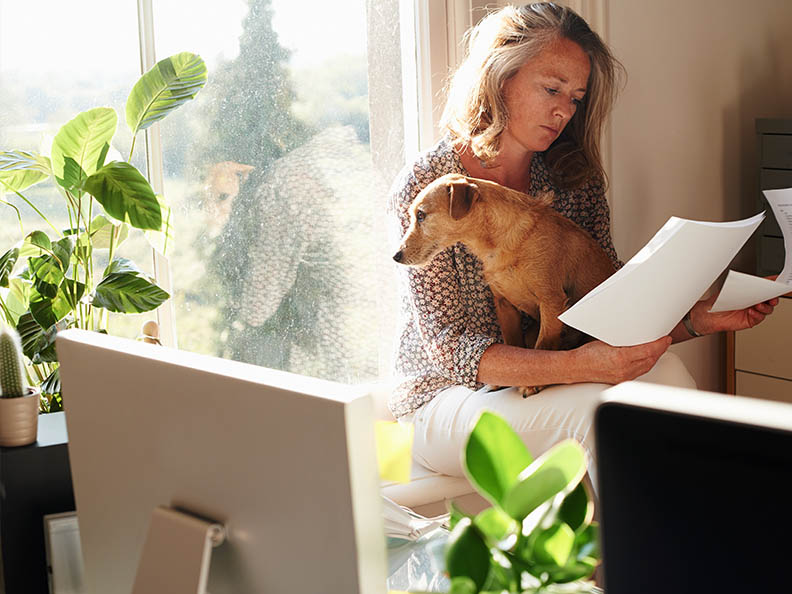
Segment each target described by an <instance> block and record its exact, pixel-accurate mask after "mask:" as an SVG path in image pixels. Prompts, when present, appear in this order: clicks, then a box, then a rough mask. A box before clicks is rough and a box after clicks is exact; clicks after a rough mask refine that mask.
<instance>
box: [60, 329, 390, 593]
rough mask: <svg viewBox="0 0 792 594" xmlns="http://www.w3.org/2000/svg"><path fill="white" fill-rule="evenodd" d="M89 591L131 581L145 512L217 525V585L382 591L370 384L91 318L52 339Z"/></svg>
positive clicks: (213, 588)
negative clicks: (125, 332)
mask: <svg viewBox="0 0 792 594" xmlns="http://www.w3.org/2000/svg"><path fill="white" fill-rule="evenodd" d="M56 346H57V350H58V356H59V358H60V362H61V382H62V387H63V397H64V406H65V413H66V415H65V416H66V422H67V429H68V433H69V457H70V462H71V469H72V478H73V482H74V492H75V500H76V505H77V515H78V521H79V526H80V537H81V542H82V548H83V555H84V560H85V584H86V587H87V591H88V593H89V594H100V593H101V594H111V593H116V592H118V593H123V594H129V592H131V590H132V584H133V581H134V579H135V574H136V569H137V566H138V561H139V558H140V556H141V549H142V547H143V544H144V540H145V539H146V535H147V529H148V526H149V523H150V518H151V516H152V512H153V511H154V510H155V508H157V507H158V506H168V507H171V508H175V509H179V510H186V511H187V512H189V513H191V514H194V515H196V516H198V517H201V518H208V519H210V520H212V521H215V522H219V523H222V524H223V525H224V526H225V528H226V531H227V540H226V542H225V543H224V544H223V545H222V546H220V547H218V548H216V549H214V551H213V553H212V557H211V565H210V570H209V577H208V591H209V592H211V593H212V594H225V593H234V594H240V593H255V594H266V593H276V594H281V593H287V592H288V593H294V594H298V593H306V594H307V593H316V592H323V593H339V594H341V593H343V594H349V593H361V594H362V593H384V592H385V587H386V560H385V559H386V553H385V539H384V536H383V527H382V515H381V499H380V493H379V479H378V471H377V465H376V455H375V438H374V422H373V417H372V403H371V398H370V396H368V395H367V394H365V393H364V392H363V391H362V389H358V388H355V387H353V386H347V385H341V384H336V383H332V382H327V381H323V380H318V379H313V378H308V377H303V376H298V375H294V374H290V373H285V372H280V371H274V370H271V369H265V368H261V367H256V366H253V365H247V364H243V363H238V362H234V361H227V360H223V359H218V358H214V357H208V356H203V355H197V354H193V353H187V352H183V351H178V350H174V349H170V348H165V347H159V346H155V345H148V344H143V343H139V342H135V341H130V340H126V339H121V338H115V337H110V336H107V335H102V334H98V333H94V332H86V331H82V330H68V331H65V332H62V333H60V334H59V335H58V338H57V345H56Z"/></svg>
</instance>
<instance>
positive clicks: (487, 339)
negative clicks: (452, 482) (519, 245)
mask: <svg viewBox="0 0 792 594" xmlns="http://www.w3.org/2000/svg"><path fill="white" fill-rule="evenodd" d="M434 177H436V175H435V176H427V175H425V172H424V171H423V170H421V169H420V166H416V167H415V168H413V169H412V170H410V169H408V170H407V172H406V174H404V175H402V176H400V177H399V178H398V179H397V181H396V182H395V184H394V186H393V188H392V191H391V199H390V204H389V209H388V211H389V212H388V215H389V223H390V225H391V226H392V227H394V229H393V231H395V232H392V238H393V237H395V239H397V240H398V241H399V242H400V241H401V238H402V237H403V235H404V233H405V232H406V230H407V228H408V227H409V224H410V218H409V207H410V204H411V203H412V201H413V200H414V199H415V197H416V196H417V195H418V193H419V192H420V191H421V190H422V189H423V188H424V187H426V185H428V184H429V183H430V182H431V181H432V179H433V178H434ZM394 250H395V248H394ZM455 258H456V255H455V247H451V248H448V249H446V250H444V251H443V252H441V253H440V254H438V255H437V256H435V257H434V258H433V259H432V260H431V261H430V262H429V263H428V264H426V265H424V266H422V267H420V268H415V267H403V266H400V267H399V268H400V272H399V274H400V281H401V284H402V290H403V291H405V292H406V297H407V298H406V300H405V305H406V306H407V307H408V308H409V310H408V311H405V312H402V315H410V316H411V317H412V319H413V320H414V322H415V324H416V326H417V329H418V332H419V335H420V340H421V342H422V344H421V346H422V348H423V351H424V353H425V354H426V355H427V357H428V359H429V360H430V361H431V364H432V365H433V366H434V368H435V371H436V372H437V373H439V374H441V375H442V376H443V377H446V378H448V379H449V381H450V382H452V383H453V384H456V385H463V386H467V387H469V388H473V389H477V388H479V387H481V386H482V384H481V383H478V382H477V381H476V376H477V375H478V366H479V361H480V360H481V356H482V355H483V354H484V351H485V350H486V349H487V348H488V347H489V346H490V345H492V344H493V343H495V342H497V337H494V336H491V335H488V334H486V333H482V332H477V331H476V326H478V324H476V323H475V322H473V321H472V320H470V319H469V314H468V312H467V311H466V308H465V299H464V297H463V295H462V289H461V286H460V278H459V274H458V272H457V266H456V265H455Z"/></svg>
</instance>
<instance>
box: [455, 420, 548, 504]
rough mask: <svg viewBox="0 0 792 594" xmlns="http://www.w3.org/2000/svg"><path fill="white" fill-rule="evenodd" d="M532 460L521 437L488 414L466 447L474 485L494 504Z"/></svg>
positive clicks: (501, 501) (470, 475)
mask: <svg viewBox="0 0 792 594" xmlns="http://www.w3.org/2000/svg"><path fill="white" fill-rule="evenodd" d="M532 461H533V458H532V457H531V453H530V452H529V451H528V449H527V448H526V447H525V444H524V443H523V442H522V440H521V439H520V437H519V436H518V435H517V434H516V433H515V432H514V430H513V429H512V428H511V427H510V426H509V424H508V423H507V422H506V421H505V420H503V418H501V417H499V416H498V415H496V414H494V413H491V412H489V411H485V412H483V413H482V414H481V416H480V417H479V419H478V421H477V422H476V426H475V427H474V428H473V431H472V432H471V433H470V436H469V437H468V441H467V445H466V446H465V459H464V466H465V471H466V473H467V475H468V478H470V480H471V482H472V483H473V484H474V485H475V486H476V487H477V488H478V490H479V491H481V492H482V494H483V495H484V496H485V497H487V499H489V500H490V501H492V502H493V503H496V504H498V505H501V506H502V505H503V498H504V496H505V495H506V493H507V492H508V491H509V489H510V488H511V487H512V485H513V484H514V483H515V482H516V480H517V476H518V475H519V474H520V472H522V471H523V470H524V469H525V467H526V466H528V465H529V464H531V462H532Z"/></svg>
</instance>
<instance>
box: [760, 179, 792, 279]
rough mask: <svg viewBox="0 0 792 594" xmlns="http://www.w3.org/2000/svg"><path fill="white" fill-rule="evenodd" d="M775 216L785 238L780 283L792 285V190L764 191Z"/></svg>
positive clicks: (779, 276)
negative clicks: (784, 252) (784, 255)
mask: <svg viewBox="0 0 792 594" xmlns="http://www.w3.org/2000/svg"><path fill="white" fill-rule="evenodd" d="M762 193H763V194H764V195H765V198H767V201H768V202H769V203H770V206H771V207H772V209H773V214H775V218H776V221H778V226H779V227H781V234H782V235H783V236H784V250H785V251H786V257H785V258H784V268H783V270H782V271H781V274H779V275H778V279H776V280H778V281H779V282H782V283H785V284H787V285H789V284H792V188H784V189H783V190H764V191H763V192H762Z"/></svg>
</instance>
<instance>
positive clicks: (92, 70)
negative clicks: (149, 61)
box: [0, 0, 153, 337]
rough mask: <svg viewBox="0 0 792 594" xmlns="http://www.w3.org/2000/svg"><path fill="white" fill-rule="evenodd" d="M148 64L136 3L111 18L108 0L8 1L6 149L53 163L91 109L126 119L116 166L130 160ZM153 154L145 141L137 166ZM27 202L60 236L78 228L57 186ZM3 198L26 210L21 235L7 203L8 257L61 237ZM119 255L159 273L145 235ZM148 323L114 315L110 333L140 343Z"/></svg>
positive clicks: (0, 95)
mask: <svg viewBox="0 0 792 594" xmlns="http://www.w3.org/2000/svg"><path fill="white" fill-rule="evenodd" d="M139 64H140V59H139V51H138V28H137V8H136V5H135V3H134V2H117V3H113V8H112V10H108V3H107V2H106V1H103V0H81V1H80V2H76V3H75V2H60V1H57V0H42V1H38V2H13V1H10V0H0V105H2V108H0V150H2V151H7V150H23V151H33V152H37V153H41V154H44V155H47V156H48V155H49V152H50V147H51V145H52V141H53V139H54V137H55V135H56V134H57V133H58V131H59V129H60V128H61V126H63V125H64V124H66V123H67V122H68V121H70V120H71V119H72V118H74V117H75V116H77V115H78V114H79V113H80V112H82V111H85V110H88V109H92V108H95V107H103V106H106V107H111V108H113V109H114V110H115V111H116V115H117V117H118V130H117V132H116V134H115V136H114V137H113V146H112V147H111V149H110V152H109V153H108V157H107V161H112V160H128V159H129V157H130V149H131V146H132V135H131V133H130V131H129V130H128V128H127V126H126V123H125V119H124V106H125V103H126V98H127V95H128V94H129V92H130V90H131V89H132V87H133V85H134V84H135V82H136V81H137V79H138V77H139V76H140V71H139V69H140V66H139ZM144 148H145V145H144V143H142V142H141V141H138V143H137V145H136V148H135V150H134V154H133V158H132V163H133V164H134V165H135V166H136V167H138V169H140V170H141V171H142V172H143V173H144V174H145V172H146V169H145V151H144ZM0 194H3V193H2V191H0ZM22 194H23V195H24V196H25V197H26V198H28V199H29V200H30V201H31V202H32V203H33V204H34V205H36V207H37V208H38V209H39V210H40V211H41V213H42V214H43V215H44V216H45V217H46V218H47V219H48V220H49V221H50V223H52V226H53V227H55V228H56V229H58V230H59V231H62V230H64V229H67V228H69V227H70V223H69V220H68V217H67V211H66V208H65V202H64V201H65V198H64V197H63V196H62V195H61V194H60V193H59V192H58V191H57V190H56V189H55V187H54V185H53V184H52V183H49V182H43V183H40V184H38V185H36V186H32V187H30V188H29V189H27V190H25V191H23V192H22ZM0 198H2V199H3V200H5V201H7V202H10V203H11V204H13V205H14V206H15V207H17V208H18V209H19V212H20V215H21V218H22V229H20V224H19V220H18V218H17V216H16V213H15V211H14V210H13V209H12V208H10V207H9V206H7V205H5V204H0V255H1V254H2V253H3V252H5V250H7V249H8V248H9V247H10V246H11V245H12V244H13V243H15V242H16V241H18V240H19V239H21V238H22V237H23V236H24V235H26V234H28V233H30V232H31V231H33V230H35V229H41V230H44V231H46V232H48V233H49V234H50V235H51V236H52V238H53V239H54V238H55V237H57V232H55V231H54V230H53V228H52V227H51V226H50V225H49V224H47V223H46V222H45V221H43V220H42V218H41V217H40V216H39V215H38V214H37V213H36V212H35V211H34V210H33V209H32V208H30V206H28V204H26V203H25V201H24V200H22V199H21V198H20V197H19V196H16V195H14V194H12V193H5V194H3V195H2V196H0ZM93 214H96V211H94V212H93ZM107 254H108V251H107V250H101V251H98V252H95V255H96V263H95V268H97V269H98V270H100V271H101V270H103V269H104V266H105V265H106V263H107ZM116 255H118V256H123V257H127V258H130V259H132V260H133V261H134V262H135V263H136V264H137V265H138V266H139V267H140V268H141V269H143V270H144V271H145V272H147V273H149V274H151V273H152V269H153V266H152V258H151V250H150V247H149V245H148V243H147V241H146V240H145V238H144V237H143V234H142V233H141V232H139V231H136V230H132V231H131V232H130V234H129V238H128V239H127V240H126V241H125V242H124V243H123V244H122V245H121V246H120V247H119V248H118V250H117V251H116ZM95 275H96V276H99V274H97V273H95ZM150 315H151V314H148V317H150ZM142 317H146V316H145V315H144V316H113V317H112V320H111V322H110V329H111V332H112V333H114V334H118V335H124V336H129V337H134V336H136V335H137V334H138V332H139V329H140V324H141V323H142V320H141V318H142Z"/></svg>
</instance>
